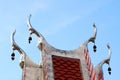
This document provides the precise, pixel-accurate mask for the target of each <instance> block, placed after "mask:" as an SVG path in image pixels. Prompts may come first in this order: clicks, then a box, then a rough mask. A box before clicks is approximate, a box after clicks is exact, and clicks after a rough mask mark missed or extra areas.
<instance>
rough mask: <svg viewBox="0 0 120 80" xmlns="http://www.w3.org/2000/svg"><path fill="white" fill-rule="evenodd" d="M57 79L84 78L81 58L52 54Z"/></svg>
mask: <svg viewBox="0 0 120 80" xmlns="http://www.w3.org/2000/svg"><path fill="white" fill-rule="evenodd" d="M52 61H53V68H54V79H55V80H83V77H82V71H81V67H80V59H75V58H68V57H61V56H55V55H52Z"/></svg>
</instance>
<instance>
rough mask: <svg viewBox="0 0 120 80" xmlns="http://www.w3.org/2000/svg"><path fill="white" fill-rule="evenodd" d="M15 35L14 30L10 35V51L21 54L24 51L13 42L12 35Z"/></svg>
mask: <svg viewBox="0 0 120 80" xmlns="http://www.w3.org/2000/svg"><path fill="white" fill-rule="evenodd" d="M15 33H16V30H14V32H13V33H12V35H11V43H12V49H13V50H17V51H18V52H20V54H23V53H24V51H23V50H22V49H21V48H20V47H19V46H18V45H17V44H16V42H15V40H14V35H15Z"/></svg>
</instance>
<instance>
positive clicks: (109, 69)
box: [108, 67, 111, 75]
mask: <svg viewBox="0 0 120 80" xmlns="http://www.w3.org/2000/svg"><path fill="white" fill-rule="evenodd" d="M108 73H109V75H111V67H108Z"/></svg>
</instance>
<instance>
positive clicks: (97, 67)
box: [95, 44, 111, 75]
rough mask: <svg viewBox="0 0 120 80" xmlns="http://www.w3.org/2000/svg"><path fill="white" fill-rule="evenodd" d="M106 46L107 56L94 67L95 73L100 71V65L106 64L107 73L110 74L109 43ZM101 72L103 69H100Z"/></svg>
mask: <svg viewBox="0 0 120 80" xmlns="http://www.w3.org/2000/svg"><path fill="white" fill-rule="evenodd" d="M107 48H108V56H107V58H105V59H104V60H103V61H101V62H100V63H99V64H98V65H97V66H96V67H95V69H96V74H97V75H99V74H100V71H102V66H103V64H105V63H106V64H108V65H109V67H108V73H109V74H111V68H110V58H111V50H110V46H109V44H107ZM102 73H103V71H102Z"/></svg>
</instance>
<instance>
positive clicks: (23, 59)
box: [11, 30, 40, 69]
mask: <svg viewBox="0 0 120 80" xmlns="http://www.w3.org/2000/svg"><path fill="white" fill-rule="evenodd" d="M15 33H16V30H14V32H13V33H12V35H11V43H12V49H13V51H14V50H17V51H18V52H19V53H20V56H21V58H20V67H21V68H22V69H23V67H24V66H32V67H40V65H38V64H36V63H34V62H33V61H32V60H31V59H30V58H29V57H28V56H27V54H26V53H25V52H24V51H23V50H22V49H21V48H20V47H19V46H18V45H17V44H16V42H15V40H14V35H15ZM11 57H12V60H13V58H14V57H15V54H14V52H13V53H12V54H11Z"/></svg>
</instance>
